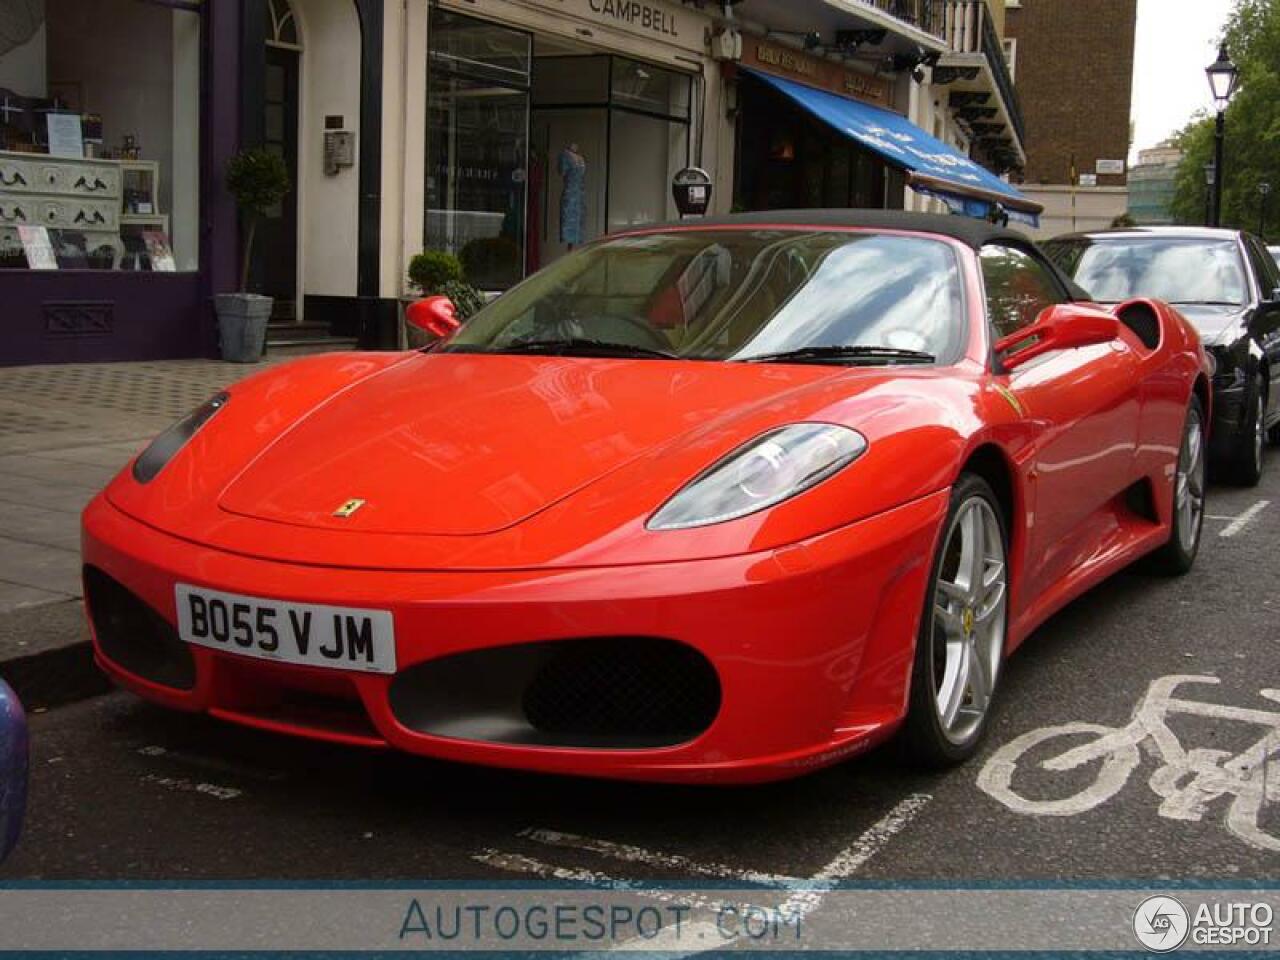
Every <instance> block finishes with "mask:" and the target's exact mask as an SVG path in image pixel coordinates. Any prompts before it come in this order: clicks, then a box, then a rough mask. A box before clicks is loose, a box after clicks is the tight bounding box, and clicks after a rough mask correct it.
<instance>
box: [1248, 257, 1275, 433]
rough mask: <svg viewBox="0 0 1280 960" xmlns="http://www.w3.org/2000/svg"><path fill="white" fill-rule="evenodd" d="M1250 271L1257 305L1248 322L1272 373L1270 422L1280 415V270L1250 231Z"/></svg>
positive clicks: (1269, 395)
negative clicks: (1279, 294)
mask: <svg viewBox="0 0 1280 960" xmlns="http://www.w3.org/2000/svg"><path fill="white" fill-rule="evenodd" d="M1244 245H1245V253H1246V255H1247V256H1246V259H1247V260H1248V263H1249V273H1250V274H1252V276H1253V278H1254V285H1255V287H1256V288H1257V289H1256V294H1255V295H1256V297H1257V306H1256V307H1255V308H1254V311H1253V316H1252V317H1251V318H1250V321H1249V328H1250V332H1251V333H1252V334H1253V336H1254V338H1255V339H1256V340H1257V342H1258V345H1259V346H1260V347H1261V348H1262V352H1263V353H1264V354H1265V355H1266V357H1267V367H1268V373H1269V375H1270V380H1271V382H1270V384H1269V389H1268V390H1267V422H1268V423H1274V422H1275V421H1276V419H1278V418H1280V298H1278V297H1277V296H1276V294H1277V291H1280V269H1277V267H1276V262H1275V260H1273V259H1272V258H1271V254H1270V252H1268V250H1267V248H1266V247H1265V246H1263V244H1262V241H1261V240H1259V239H1258V238H1257V237H1254V236H1251V235H1249V234H1245V235H1244Z"/></svg>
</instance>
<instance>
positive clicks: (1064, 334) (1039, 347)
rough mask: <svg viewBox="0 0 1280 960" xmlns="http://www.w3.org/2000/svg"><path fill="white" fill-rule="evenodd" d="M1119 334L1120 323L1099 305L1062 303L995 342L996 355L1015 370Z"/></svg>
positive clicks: (1010, 368)
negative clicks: (1055, 354)
mask: <svg viewBox="0 0 1280 960" xmlns="http://www.w3.org/2000/svg"><path fill="white" fill-rule="evenodd" d="M1119 336H1120V323H1119V321H1118V320H1116V318H1115V317H1114V316H1112V315H1111V314H1109V313H1107V312H1106V311H1104V310H1099V309H1097V308H1096V307H1087V306H1084V305H1083V304H1079V303H1060V304H1057V305H1055V306H1052V307H1049V308H1048V309H1047V310H1045V311H1043V312H1042V313H1041V314H1040V316H1038V317H1036V322H1035V323H1033V324H1031V326H1029V327H1023V328H1022V329H1021V330H1018V331H1016V332H1015V333H1011V334H1009V336H1007V337H1004V338H1003V339H1001V340H999V341H997V342H996V355H997V356H999V358H1000V362H1001V363H1002V364H1003V365H1004V368H1005V369H1006V370H1013V369H1015V368H1017V367H1020V366H1021V365H1022V364H1024V363H1026V362H1027V361H1028V360H1034V359H1035V358H1036V357H1038V356H1041V355H1042V354H1046V353H1049V352H1050V351H1053V350H1073V349H1076V348H1078V347H1092V346H1096V345H1097V344H1100V343H1110V342H1111V341H1112V340H1115V339H1116V338H1118V337H1119Z"/></svg>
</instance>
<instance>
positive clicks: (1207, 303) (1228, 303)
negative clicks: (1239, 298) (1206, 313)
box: [1169, 300, 1244, 307]
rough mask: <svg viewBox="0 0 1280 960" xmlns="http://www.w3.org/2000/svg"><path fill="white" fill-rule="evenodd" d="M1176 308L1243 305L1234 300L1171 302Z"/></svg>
mask: <svg viewBox="0 0 1280 960" xmlns="http://www.w3.org/2000/svg"><path fill="white" fill-rule="evenodd" d="M1169 303H1170V305H1171V306H1175V307H1241V306H1244V304H1242V303H1238V302H1236V301H1234V300H1170V301H1169Z"/></svg>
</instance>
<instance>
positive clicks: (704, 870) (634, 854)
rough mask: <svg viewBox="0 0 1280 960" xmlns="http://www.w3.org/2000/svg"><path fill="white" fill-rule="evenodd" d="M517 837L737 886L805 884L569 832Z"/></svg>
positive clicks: (528, 832) (777, 875)
mask: <svg viewBox="0 0 1280 960" xmlns="http://www.w3.org/2000/svg"><path fill="white" fill-rule="evenodd" d="M519 836H521V837H525V838H527V839H529V840H533V841H535V842H537V843H544V844H547V845H548V846H552V847H565V848H568V849H571V850H584V851H586V852H588V853H596V854H599V855H600V856H602V857H609V858H611V859H613V860H622V861H624V862H627V863H639V864H644V865H645V866H648V867H657V868H659V869H662V870H677V871H682V872H684V873H696V874H698V875H700V876H704V877H716V878H717V879H721V880H733V881H735V882H738V883H758V884H761V885H763V886H769V887H787V886H796V885H797V884H802V883H804V882H805V881H804V880H802V879H799V878H797V877H788V876H785V875H783V874H780V873H760V872H758V871H756V870H739V869H737V868H736V867H731V866H729V865H727V864H723V863H701V862H699V861H697V860H692V859H690V858H689V857H682V856H680V855H679V854H675V853H659V852H655V851H653V850H646V849H645V848H644V847H636V846H632V845H631V844H626V843H614V842H612V841H609V840H597V839H595V838H594V837H580V836H578V835H577V834H573V833H561V832H560V831H558V830H539V829H533V828H530V829H528V830H522V831H521V832H520V833H519Z"/></svg>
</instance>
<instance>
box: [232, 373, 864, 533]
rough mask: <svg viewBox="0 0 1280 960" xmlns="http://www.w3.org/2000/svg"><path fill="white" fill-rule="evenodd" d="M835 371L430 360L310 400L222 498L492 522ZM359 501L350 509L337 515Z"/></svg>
mask: <svg viewBox="0 0 1280 960" xmlns="http://www.w3.org/2000/svg"><path fill="white" fill-rule="evenodd" d="M838 372H844V371H842V370H839V369H838V368H833V367H791V368H788V369H785V370H784V369H780V368H774V367H762V366H753V365H749V364H728V363H693V362H667V361H663V360H611V359H563V358H541V357H513V356H478V355H473V356H467V355H437V356H423V357H419V358H417V359H415V360H413V361H410V362H407V363H403V364H400V365H398V366H395V367H393V368H391V369H389V370H387V371H385V372H384V373H383V374H381V375H380V376H377V377H372V378H369V379H367V380H365V381H363V382H361V383H359V384H357V385H356V386H354V387H353V388H352V389H350V390H348V391H346V392H345V393H343V394H342V395H341V397H340V399H335V400H334V401H333V402H329V403H324V404H321V405H320V406H318V407H317V408H315V409H314V410H312V411H311V412H310V413H309V414H308V415H306V416H305V417H303V418H302V419H301V420H300V421H299V422H298V423H296V424H295V425H294V426H293V428H292V429H290V430H289V431H287V432H286V433H285V434H284V435H283V436H282V437H280V439H279V440H277V441H276V442H275V443H274V444H272V445H271V446H270V447H269V448H268V449H267V450H266V451H264V452H263V453H262V454H261V455H260V456H259V457H257V459H256V460H255V461H254V462H253V463H252V464H251V465H250V466H249V467H248V468H247V469H246V470H244V471H243V472H242V473H241V474H240V475H239V476H238V477H237V478H236V479H235V481H234V482H232V483H231V485H230V486H229V487H228V488H227V489H226V490H225V491H223V494H222V496H221V498H220V504H221V506H222V508H223V509H224V510H226V511H229V512H231V513H234V514H239V515H241V516H249V517H256V518H259V519H264V520H272V521H277V522H283V523H290V524H295V525H302V526H308V527H316V528H321V529H347V530H349V529H359V530H362V531H364V532H371V533H398V534H434V535H444V536H468V535H479V534H485V533H492V532H495V531H498V530H502V529H504V528H507V527H510V526H513V525H515V524H518V523H520V522H521V521H522V520H525V519H527V518H528V517H530V516H532V515H534V514H536V513H538V512H540V511H542V510H544V509H546V508H547V507H549V506H550V505H552V504H554V503H556V502H558V501H560V500H562V499H564V498H565V497H567V496H569V495H571V494H572V493H574V492H575V491H577V490H580V489H582V488H583V487H585V486H586V485H588V484H590V483H592V482H594V481H596V480H598V479H600V478H601V477H603V476H605V475H607V474H609V473H610V472H612V471H614V470H617V469H619V468H620V467H622V466H624V465H625V464H627V463H629V462H630V461H632V460H634V459H636V458H637V457H640V456H641V455H643V454H645V453H647V452H649V451H651V450H653V449H655V448H656V447H658V446H660V445H662V444H666V443H669V442H671V441H672V440H674V439H675V438H677V437H680V436H681V435H683V434H685V433H688V432H689V431H692V430H694V429H695V428H697V427H700V426H704V425H706V424H707V423H708V422H712V421H714V420H715V419H716V418H717V417H720V416H723V415H725V414H726V413H727V412H729V411H734V410H738V409H740V408H743V407H747V406H750V405H752V404H757V403H762V402H770V401H776V400H777V399H778V398H779V397H780V396H781V395H783V394H785V393H786V392H787V391H788V390H790V389H793V388H798V387H802V386H803V385H805V384H806V383H813V382H815V381H819V380H822V379H824V378H827V377H830V376H832V375H833V374H836V373H838ZM744 439H745V438H744ZM356 501H359V502H360V503H359V506H358V507H357V511H356V514H355V515H350V516H348V515H344V514H343V513H342V512H341V511H340V509H339V508H341V507H343V506H344V505H346V504H348V503H349V502H352V503H354V502H356Z"/></svg>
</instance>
